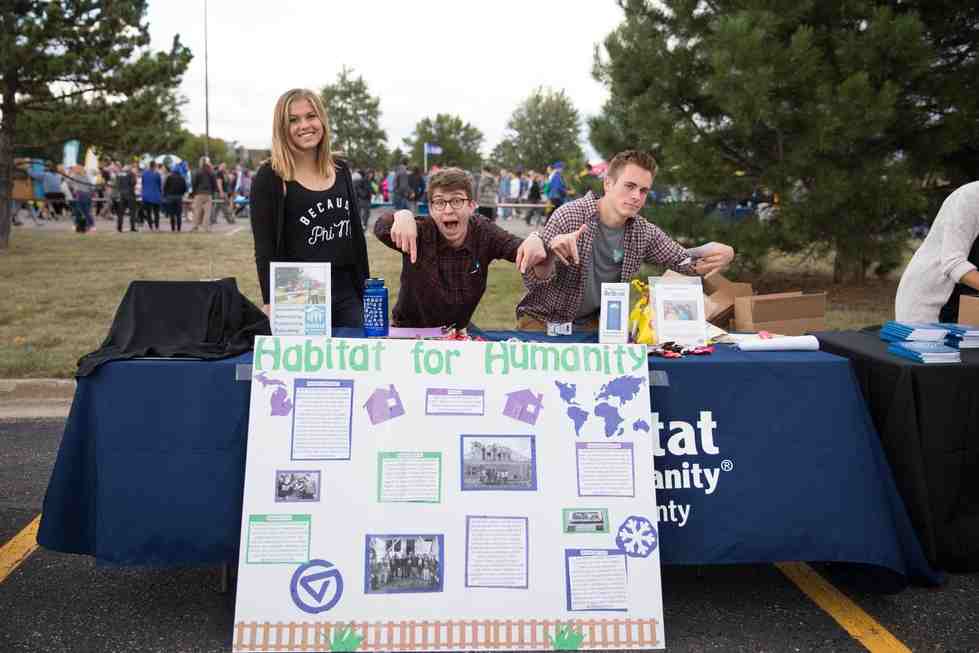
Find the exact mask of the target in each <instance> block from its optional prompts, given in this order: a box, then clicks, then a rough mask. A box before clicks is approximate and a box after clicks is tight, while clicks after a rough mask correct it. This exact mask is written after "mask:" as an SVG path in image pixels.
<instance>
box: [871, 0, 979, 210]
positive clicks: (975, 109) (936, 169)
mask: <svg viewBox="0 0 979 653" xmlns="http://www.w3.org/2000/svg"><path fill="white" fill-rule="evenodd" d="M886 4H887V6H889V7H890V8H891V10H892V11H894V12H895V13H899V12H909V11H913V12H915V13H916V14H917V15H918V17H919V18H920V19H921V22H922V23H923V25H924V29H925V38H926V40H927V42H928V44H929V46H930V47H931V48H932V49H933V50H934V52H935V55H936V58H935V60H934V61H933V63H932V65H931V66H930V67H929V70H928V74H927V75H923V76H921V77H919V78H917V79H916V80H915V82H916V83H915V84H914V85H913V86H910V87H908V88H906V89H904V97H905V98H907V99H908V100H910V101H911V107H910V108H911V115H909V116H908V117H907V119H905V118H903V117H902V119H901V120H899V121H898V130H899V132H900V138H901V139H902V141H903V142H904V146H905V149H907V150H908V151H909V152H910V153H911V154H912V161H913V163H914V164H915V170H916V172H917V173H918V174H919V175H921V176H923V177H929V178H931V179H938V178H943V179H945V180H947V181H948V182H949V187H950V188H955V187H957V186H961V185H962V184H965V183H967V182H970V181H974V180H975V179H979V4H976V3H974V2H959V1H958V0H889V1H888V2H887V3H886ZM919 103H920V104H921V105H923V106H925V107H927V109H928V119H927V121H926V123H925V124H920V123H917V122H915V121H914V120H913V118H914V117H915V114H916V113H917V111H916V109H917V107H916V105H918V104H919ZM934 208H935V209H937V206H936V207H934ZM932 215H934V213H932Z"/></svg>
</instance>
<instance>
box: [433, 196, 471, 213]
mask: <svg viewBox="0 0 979 653" xmlns="http://www.w3.org/2000/svg"><path fill="white" fill-rule="evenodd" d="M467 202H469V200H468V199H466V198H464V197H453V198H452V199H450V200H443V199H437V200H432V208H433V209H435V210H436V211H444V210H445V208H446V207H447V206H451V207H452V208H454V209H461V208H462V207H463V206H465V205H466V203H467Z"/></svg>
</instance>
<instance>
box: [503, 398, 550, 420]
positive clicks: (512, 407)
mask: <svg viewBox="0 0 979 653" xmlns="http://www.w3.org/2000/svg"><path fill="white" fill-rule="evenodd" d="M506 397H507V399H506V406H505V407H504V408H503V414H504V415H506V416H507V417H512V418H513V419H516V420H520V421H521V422H526V423H527V424H530V425H531V426H533V425H534V424H536V423H537V417H538V416H539V415H540V410H541V408H543V407H544V403H543V399H544V395H543V394H536V395H535V394H534V393H533V392H531V391H530V390H527V389H524V390H516V391H514V392H508V393H507V394H506Z"/></svg>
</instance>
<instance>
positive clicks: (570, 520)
mask: <svg viewBox="0 0 979 653" xmlns="http://www.w3.org/2000/svg"><path fill="white" fill-rule="evenodd" d="M561 513H562V520H561V521H562V522H563V524H564V532H565V533H608V509H607V508H593V509H592V508H589V509H583V508H565V509H564V510H562V511H561Z"/></svg>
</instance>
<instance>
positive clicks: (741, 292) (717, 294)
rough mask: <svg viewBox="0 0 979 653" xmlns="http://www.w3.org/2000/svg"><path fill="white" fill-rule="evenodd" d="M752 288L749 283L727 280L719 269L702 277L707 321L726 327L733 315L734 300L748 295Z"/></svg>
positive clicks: (750, 293) (752, 290)
mask: <svg viewBox="0 0 979 653" xmlns="http://www.w3.org/2000/svg"><path fill="white" fill-rule="evenodd" d="M753 293H754V289H753V288H752V287H751V284H750V283H740V282H735V281H730V280H728V279H727V278H726V277H725V276H724V275H723V274H721V273H720V272H719V271H714V272H711V273H710V274H708V275H706V276H705V277H704V294H705V295H706V297H705V298H704V311H705V313H706V314H707V321H708V322H710V323H711V324H713V325H714V326H717V327H720V328H722V329H727V328H728V325H729V323H730V321H731V318H732V317H734V300H735V299H737V298H738V297H750V296H751V295H752V294H753Z"/></svg>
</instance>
